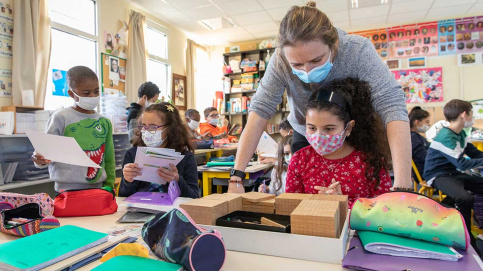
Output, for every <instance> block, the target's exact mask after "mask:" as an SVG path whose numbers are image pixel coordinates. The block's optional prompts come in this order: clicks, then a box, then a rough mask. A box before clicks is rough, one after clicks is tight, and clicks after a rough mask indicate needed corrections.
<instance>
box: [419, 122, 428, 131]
mask: <svg viewBox="0 0 483 271" xmlns="http://www.w3.org/2000/svg"><path fill="white" fill-rule="evenodd" d="M417 129H418V132H420V133H426V132H427V131H428V130H429V125H427V124H423V126H418V127H417Z"/></svg>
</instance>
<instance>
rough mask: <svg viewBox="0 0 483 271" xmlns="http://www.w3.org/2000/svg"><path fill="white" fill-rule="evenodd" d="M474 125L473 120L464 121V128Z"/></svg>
mask: <svg viewBox="0 0 483 271" xmlns="http://www.w3.org/2000/svg"><path fill="white" fill-rule="evenodd" d="M474 123H475V121H474V120H473V119H471V121H465V128H470V127H473V124H474Z"/></svg>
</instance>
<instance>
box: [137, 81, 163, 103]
mask: <svg viewBox="0 0 483 271" xmlns="http://www.w3.org/2000/svg"><path fill="white" fill-rule="evenodd" d="M159 93H161V91H159V87H158V86H157V85H156V84H155V83H153V82H151V81H148V82H145V83H143V84H141V85H140V86H139V89H138V97H139V98H142V97H143V96H144V95H146V96H147V97H148V100H149V99H152V98H153V97H154V96H156V94H159Z"/></svg>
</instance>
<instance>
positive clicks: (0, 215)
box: [0, 203, 60, 236]
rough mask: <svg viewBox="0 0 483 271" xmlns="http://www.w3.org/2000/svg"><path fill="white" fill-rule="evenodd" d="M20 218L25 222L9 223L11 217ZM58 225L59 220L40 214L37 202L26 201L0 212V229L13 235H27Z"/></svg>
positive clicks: (11, 219)
mask: <svg viewBox="0 0 483 271" xmlns="http://www.w3.org/2000/svg"><path fill="white" fill-rule="evenodd" d="M18 218H22V219H25V220H28V221H27V222H23V223H18V222H14V224H15V225H9V222H12V221H13V219H18ZM59 226H60V222H59V221H58V220H57V219H56V218H55V217H53V216H45V217H43V216H42V210H41V208H40V206H39V205H38V204H37V203H28V204H25V205H22V206H20V207H18V208H14V209H10V210H4V211H2V212H0V231H1V232H4V233H7V234H10V235H15V236H29V235H33V234H36V233H40V232H43V231H46V230H51V229H54V228H57V227H59Z"/></svg>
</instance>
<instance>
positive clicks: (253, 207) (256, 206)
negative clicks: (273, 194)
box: [243, 199, 275, 214]
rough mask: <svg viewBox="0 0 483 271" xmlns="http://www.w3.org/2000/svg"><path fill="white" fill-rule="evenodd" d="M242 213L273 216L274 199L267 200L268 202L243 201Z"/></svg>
mask: <svg viewBox="0 0 483 271" xmlns="http://www.w3.org/2000/svg"><path fill="white" fill-rule="evenodd" d="M243 211H245V212H254V213H263V214H273V213H275V199H269V200H264V201H260V202H249V201H245V202H244V203H243Z"/></svg>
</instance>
